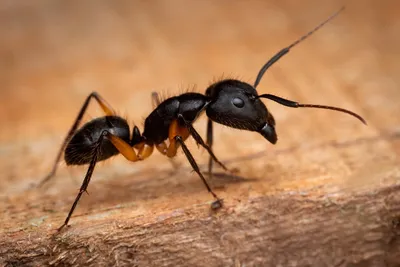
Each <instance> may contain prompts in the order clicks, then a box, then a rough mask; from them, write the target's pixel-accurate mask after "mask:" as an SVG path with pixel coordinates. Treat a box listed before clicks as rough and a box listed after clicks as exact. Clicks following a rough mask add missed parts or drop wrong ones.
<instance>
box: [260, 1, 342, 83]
mask: <svg viewBox="0 0 400 267" xmlns="http://www.w3.org/2000/svg"><path fill="white" fill-rule="evenodd" d="M343 10H344V7H342V8H341V9H339V10H338V11H336V12H335V13H334V14H333V15H331V16H330V17H329V18H328V19H326V20H325V21H324V22H322V23H320V24H319V25H318V26H317V27H315V28H314V29H313V30H311V31H310V32H308V33H307V34H305V35H303V36H302V37H301V38H300V39H298V40H296V41H295V42H294V43H292V44H291V45H289V46H288V47H285V48H283V49H282V50H281V51H279V52H278V53H276V54H275V55H274V56H273V57H272V58H271V59H270V60H268V62H267V63H265V65H264V66H263V67H262V68H261V69H260V71H259V72H258V75H257V79H256V81H255V82H254V88H257V86H258V84H259V83H260V81H261V78H262V77H263V76H264V73H265V72H266V71H267V69H268V68H269V67H271V66H272V65H273V64H274V63H275V62H277V61H278V60H279V59H280V58H281V57H283V56H284V55H286V54H287V53H288V52H289V50H290V49H291V48H292V47H294V46H296V45H298V44H299V43H301V42H302V41H304V40H305V39H307V37H309V36H310V35H311V34H313V33H314V32H316V31H317V30H319V29H320V28H321V27H322V26H324V25H325V24H326V23H328V22H329V21H331V20H332V19H334V18H335V17H336V16H337V15H339V13H340V12H342V11H343Z"/></svg>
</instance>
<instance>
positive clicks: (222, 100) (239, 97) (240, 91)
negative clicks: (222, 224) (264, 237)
mask: <svg viewBox="0 0 400 267" xmlns="http://www.w3.org/2000/svg"><path fill="white" fill-rule="evenodd" d="M340 11H341V10H340ZM340 11H339V12H340ZM339 12H337V13H335V14H334V15H332V16H331V17H330V18H328V19H327V20H326V21H325V22H323V23H321V24H320V25H318V26H317V27H316V28H315V29H314V30H312V31H311V32H309V33H308V34H306V35H304V36H303V37H301V38H300V39H298V40H297V41H295V42H294V43H292V44H291V45H289V46H288V47H286V48H284V49H282V50H281V51H279V52H278V53H277V54H276V55H274V56H273V57H272V58H271V59H270V60H269V61H268V62H267V63H266V64H265V65H264V66H263V67H262V68H261V70H260V71H259V73H258V75H257V78H256V81H255V83H254V85H251V84H249V83H246V82H243V81H239V80H234V79H226V80H222V81H219V82H216V83H214V84H212V85H210V86H209V87H208V88H207V90H206V93H205V95H203V94H200V93H184V94H181V95H179V96H175V97H171V98H168V99H166V100H164V101H163V102H161V101H160V99H159V97H158V95H157V94H156V93H153V102H154V103H155V104H156V107H155V109H154V111H153V112H151V113H150V115H149V116H148V117H147V118H146V120H145V123H144V131H143V134H141V133H140V131H139V128H138V127H137V126H134V127H133V130H132V133H131V132H130V128H129V125H128V123H127V122H126V120H125V119H123V118H121V117H119V116H117V115H116V114H115V112H114V111H113V109H112V108H111V107H110V106H109V105H108V104H107V103H106V101H105V100H104V99H102V98H101V97H100V96H99V95H98V94H97V93H96V92H94V93H92V94H90V95H89V96H88V97H87V99H86V101H85V102H84V104H83V106H82V108H81V110H80V112H79V114H78V117H77V118H76V120H75V123H74V124H73V126H72V127H71V129H70V131H69V132H68V134H67V137H66V138H65V140H64V143H63V145H62V147H61V149H60V151H59V153H58V155H57V158H56V162H55V163H54V165H53V169H52V171H51V172H50V173H49V175H48V176H47V177H46V178H45V179H44V180H43V181H42V183H41V184H43V183H44V182H46V181H48V180H49V179H50V178H51V177H53V176H54V174H55V172H56V169H57V164H58V161H59V160H60V158H61V155H62V153H63V152H65V161H66V163H67V164H69V165H81V164H89V167H88V171H87V173H86V176H85V179H84V181H83V183H82V186H81V188H80V191H79V193H78V195H77V197H76V199H75V201H74V203H73V205H72V207H71V210H70V212H69V214H68V216H67V218H66V220H65V222H64V224H63V225H62V226H61V227H60V229H61V228H62V227H64V226H66V225H67V224H68V221H69V219H70V217H71V215H72V213H73V211H74V209H75V207H76V205H77V203H78V201H79V199H80V197H81V195H82V194H83V192H85V191H86V189H87V187H88V185H89V182H90V179H91V176H92V173H93V171H94V168H95V166H96V163H97V162H99V161H102V160H105V159H108V158H110V157H112V156H114V155H117V154H119V153H121V154H122V155H123V156H124V157H125V158H126V159H128V160H130V161H133V162H135V161H139V160H144V159H146V158H147V157H149V156H150V155H151V154H152V153H153V149H154V147H155V148H156V149H157V150H158V151H159V152H160V153H162V154H164V155H166V156H168V157H174V156H175V155H176V153H177V150H178V148H180V147H181V148H182V151H183V152H184V154H185V156H186V157H187V159H188V161H189V163H190V164H191V166H192V168H193V170H194V171H195V172H196V173H197V174H198V175H199V177H200V178H201V179H202V181H203V183H204V185H205V186H206V188H207V190H208V191H209V192H210V193H211V194H212V195H213V196H214V198H215V199H216V201H215V202H214V203H213V204H212V207H213V208H219V207H221V206H222V200H221V199H219V198H218V196H217V195H216V194H215V193H214V192H213V191H212V189H211V188H210V186H209V185H208V183H207V181H206V179H205V178H204V176H203V174H202V172H201V171H200V169H199V167H198V165H197V163H196V161H195V159H194V158H193V156H192V154H191V153H190V151H189V149H188V148H187V146H186V144H185V140H186V139H187V138H188V137H189V136H191V137H193V139H194V140H195V141H196V142H197V143H198V144H199V145H201V146H202V147H204V148H205V149H206V150H207V152H208V153H209V155H210V161H209V167H208V168H209V174H210V175H211V173H212V163H213V162H217V163H218V164H219V165H220V166H221V167H222V168H224V169H225V170H227V168H226V167H225V166H224V164H222V163H221V162H220V161H219V160H218V159H217V157H216V156H215V155H214V153H213V151H212V149H211V147H212V144H213V122H217V123H220V124H223V125H226V126H229V127H232V128H236V129H241V130H248V131H253V132H257V133H259V134H261V135H262V136H263V137H264V138H266V139H267V140H268V141H269V142H271V143H272V144H275V143H276V142H277V134H276V130H275V120H274V118H273V116H272V115H271V113H270V112H269V111H268V109H267V108H266V106H265V104H264V103H263V102H262V101H261V98H267V99H270V100H273V101H275V102H278V103H280V104H282V105H285V106H288V107H293V108H298V107H310V108H323V109H331V110H336V111H340V112H345V113H348V114H350V115H352V116H355V117H356V118H358V119H359V120H361V121H362V122H363V123H365V121H364V119H363V118H362V117H361V116H359V115H357V114H355V113H354V112H351V111H349V110H345V109H341V108H336V107H331V106H322V105H311V104H299V103H297V102H294V101H291V100H287V99H284V98H281V97H278V96H275V95H270V94H262V95H259V94H258V93H257V90H256V88H257V86H258V84H259V83H260V81H261V78H262V77H263V75H264V73H265V72H266V70H267V69H268V68H269V67H271V66H272V65H273V64H274V63H275V62H277V61H278V60H279V59H280V58H281V57H282V56H284V55H285V54H287V53H288V52H289V50H290V49H291V48H292V47H294V46H295V45H297V44H298V43H300V42H301V41H303V40H304V39H306V38H307V37H308V36H310V35H311V34H312V33H313V32H315V31H316V30H318V29H319V28H320V27H322V26H323V25H324V24H325V23H327V22H328V21H329V20H331V19H332V18H333V17H335V16H336V15H337V14H338V13H339ZM91 99H95V100H96V101H97V102H98V104H99V105H100V107H101V108H102V109H103V111H104V112H105V114H106V116H104V117H101V118H97V119H94V120H92V121H89V122H88V123H86V124H85V125H83V126H82V127H81V128H80V129H78V126H79V123H80V121H81V120H82V117H83V115H84V113H85V111H86V109H87V107H88V105H89V102H90V100H91ZM202 113H206V115H207V117H208V124H207V141H206V142H204V141H203V139H202V137H201V136H200V134H199V133H198V132H197V131H196V130H195V128H194V126H193V123H194V122H195V121H196V119H197V118H199V116H200V115H201V114H202Z"/></svg>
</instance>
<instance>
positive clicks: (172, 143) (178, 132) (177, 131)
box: [167, 120, 190, 158]
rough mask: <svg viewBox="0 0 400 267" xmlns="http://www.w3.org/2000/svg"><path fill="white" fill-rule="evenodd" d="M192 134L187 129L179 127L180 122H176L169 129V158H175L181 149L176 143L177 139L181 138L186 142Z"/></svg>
mask: <svg viewBox="0 0 400 267" xmlns="http://www.w3.org/2000/svg"><path fill="white" fill-rule="evenodd" d="M189 135H190V133H189V130H188V129H187V128H186V127H182V126H180V125H179V123H178V120H174V121H173V122H172V123H171V126H170V127H169V147H168V149H167V157H170V158H172V157H175V156H176V152H177V150H178V148H179V143H178V142H177V141H176V139H175V137H176V136H180V137H181V138H182V140H186V139H187V138H188V137H189Z"/></svg>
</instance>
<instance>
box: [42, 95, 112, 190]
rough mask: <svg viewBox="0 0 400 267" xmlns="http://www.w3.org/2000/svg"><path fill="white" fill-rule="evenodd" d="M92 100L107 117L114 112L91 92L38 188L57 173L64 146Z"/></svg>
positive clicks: (99, 97) (98, 96)
mask: <svg viewBox="0 0 400 267" xmlns="http://www.w3.org/2000/svg"><path fill="white" fill-rule="evenodd" d="M92 98H94V99H95V100H96V101H97V103H98V104H99V105H100V107H101V108H102V110H103V111H104V113H105V114H106V115H107V116H112V115H114V114H115V113H114V111H113V109H112V108H111V106H110V105H109V104H108V103H107V102H106V101H105V100H104V99H103V98H102V97H101V96H100V95H99V94H98V93H97V92H92V93H91V94H90V95H89V96H88V97H87V98H86V100H85V102H84V103H83V106H82V107H81V110H80V111H79V114H78V116H77V117H76V119H75V122H74V124H73V125H72V127H71V129H70V130H69V131H68V134H67V136H66V137H65V139H64V141H63V143H62V145H61V148H60V150H59V151H58V154H57V156H56V160H55V161H54V164H53V167H52V169H51V171H50V173H49V174H48V175H46V177H45V178H43V180H42V181H41V182H40V183H39V184H38V186H39V187H40V186H42V185H43V184H45V183H46V182H47V181H49V180H50V179H51V178H52V177H53V176H54V175H55V173H56V171H57V167H58V162H59V161H60V158H61V155H62V153H63V151H64V149H65V147H66V145H67V144H68V141H69V140H70V138H71V137H72V136H73V135H74V133H75V131H76V129H77V128H78V126H79V123H80V122H81V120H82V118H83V115H84V114H85V112H86V109H87V107H88V106H89V102H90V100H91V99H92Z"/></svg>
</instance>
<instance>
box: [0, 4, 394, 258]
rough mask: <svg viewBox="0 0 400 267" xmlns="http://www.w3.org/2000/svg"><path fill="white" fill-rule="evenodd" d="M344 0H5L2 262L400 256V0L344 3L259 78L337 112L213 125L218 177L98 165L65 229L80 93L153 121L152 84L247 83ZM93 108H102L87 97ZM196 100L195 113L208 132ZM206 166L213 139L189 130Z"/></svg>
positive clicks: (157, 165) (0, 38)
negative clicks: (250, 127) (70, 143)
mask: <svg viewBox="0 0 400 267" xmlns="http://www.w3.org/2000/svg"><path fill="white" fill-rule="evenodd" d="M341 4H342V3H338V2H337V1H312V0H308V1H294V0H293V1H289V0H288V1H183V0H182V1H178V0H173V1H167V0H165V1H98V0H89V1H78V0H73V1H67V0H65V1H47V0H32V1H0V32H1V35H0V84H1V86H0V99H1V105H0V122H1V130H0V198H1V201H0V210H1V218H0V225H1V226H0V263H1V264H3V265H5V266H43V265H66V266H78V265H85V266H113V265H114V266H400V220H399V218H400V182H399V181H400V167H399V163H400V157H399V156H400V126H399V125H400V116H399V114H400V104H399V103H400V87H399V86H400V78H399V70H400V65H399V64H400V63H399V62H400V53H399V52H398V49H399V47H400V35H399V31H400V21H399V17H400V11H399V10H400V5H399V4H398V3H395V1H373V0H369V1H361V0H360V1H348V2H344V4H345V5H346V10H345V12H344V13H342V14H341V15H340V16H339V17H338V18H336V19H335V20H334V21H332V22H331V23H329V25H327V26H326V27H324V28H323V29H321V30H320V31H319V32H317V33H316V34H315V35H313V36H312V37H311V38H310V39H308V40H307V41H305V42H304V43H302V44H301V45H299V46H298V47H295V48H294V49H293V50H292V51H291V52H290V53H289V54H288V55H286V56H285V57H284V58H283V59H282V60H281V61H280V62H279V63H278V64H276V65H275V66H273V67H272V68H271V69H270V70H269V71H268V73H267V74H266V75H265V77H264V79H263V80H262V82H261V84H260V86H259V91H260V92H261V93H267V92H268V93H273V94H277V95H280V96H282V97H286V98H289V99H293V100H296V101H299V102H304V103H318V104H326V105H335V106H340V107H343V108H348V109H351V110H354V111H355V112H357V113H360V114H361V115H362V116H364V117H365V119H366V120H367V122H368V126H364V125H362V124H360V123H359V122H358V121H356V120H355V119H353V118H351V117H349V116H347V115H345V114H340V113H335V112H332V111H325V110H310V109H308V110H307V109H290V108H286V107H283V106H279V105H277V104H275V103H270V102H267V101H266V103H267V105H268V108H269V109H270V111H271V112H272V114H273V115H274V116H275V119H276V121H277V132H278V136H279V141H278V143H277V144H276V145H275V146H273V145H271V144H269V143H268V142H267V141H266V140H265V139H263V138H262V137H261V136H260V135H258V134H255V133H251V132H244V131H238V130H233V129H229V128H227V127H223V126H216V127H215V148H214V150H215V153H216V154H217V156H218V157H219V158H220V159H221V160H222V161H223V162H224V163H226V164H227V165H228V167H229V168H231V169H238V170H239V173H238V175H237V176H231V175H223V172H222V171H221V169H218V168H217V169H216V172H217V173H218V175H216V177H215V178H214V179H213V180H212V181H210V182H211V184H212V186H213V188H214V189H215V191H216V192H217V194H219V195H220V196H221V197H222V198H224V201H225V207H224V208H223V209H222V210H221V211H219V212H217V213H213V212H211V211H210V208H209V207H210V203H211V201H212V197H211V196H210V194H208V193H207V191H206V190H205V188H204V186H203V184H202V183H201V181H200V179H199V178H198V177H197V175H196V174H195V173H191V169H190V166H189V164H188V163H187V161H186V159H185V158H184V157H183V155H182V153H179V156H178V157H177V158H176V163H177V164H178V165H179V168H178V169H176V170H174V168H173V167H172V164H171V163H170V162H169V160H168V159H166V158H165V157H163V156H161V155H160V154H159V153H157V152H155V153H154V155H153V156H152V157H150V158H149V159H147V160H146V161H143V162H137V163H130V162H127V161H126V160H125V159H124V158H123V157H122V156H118V157H116V158H114V159H112V160H109V161H107V162H105V163H101V164H99V165H98V166H97V167H96V169H95V172H94V175H93V178H92V182H91V184H90V185H89V193H90V195H85V196H84V197H83V199H82V201H81V202H80V204H79V206H78V208H77V210H76V212H75V214H74V216H73V217H72V219H71V221H70V225H71V226H70V227H69V228H68V229H65V230H64V231H63V232H61V233H59V234H57V232H56V229H57V227H58V226H60V225H61V224H62V222H63V220H64V219H65V216H66V214H67V212H68V210H69V209H70V206H71V204H72V202H73V200H74V198H75V195H76V193H77V189H78V188H79V187H80V183H81V181H82V179H83V176H84V174H85V172H86V168H85V167H68V168H67V167H66V166H65V164H61V167H60V168H59V171H58V173H57V176H56V177H55V178H54V179H53V180H52V181H51V182H50V183H49V184H48V185H46V186H45V187H44V188H41V189H35V188H34V185H35V184H36V183H38V182H39V181H40V179H41V178H43V177H44V175H46V174H47V172H48V171H49V170H50V167H51V164H52V163H53V160H54V157H55V156H56V153H57V150H58V148H59V146H60V144H61V142H62V139H63V138H64V136H65V134H66V132H67V131H68V129H69V127H70V126H71V124H72V122H73V119H74V118H75V116H76V114H77V112H78V109H79V108H80V105H82V103H83V101H84V99H85V97H86V96H87V95H88V94H89V93H90V92H91V91H94V90H95V91H98V92H99V93H100V94H101V95H102V96H103V97H104V98H106V99H107V100H108V102H109V103H111V105H112V106H113V107H114V108H115V109H116V110H118V111H119V112H120V114H121V115H124V116H126V117H127V118H128V120H129V122H132V124H133V123H136V124H137V125H138V126H139V127H140V128H141V129H142V126H143V125H142V122H143V118H144V117H146V115H147V114H149V112H150V111H151V110H152V106H151V98H150V95H151V92H152V91H158V92H162V93H163V94H165V95H173V94H177V93H179V92H182V91H185V90H188V89H190V90H192V89H193V90H196V91H198V92H204V90H205V88H206V87H207V86H208V85H209V84H210V82H211V81H213V80H216V79H219V78H221V77H240V78H241V79H243V80H245V81H248V82H253V81H254V79H255V77H256V74H257V72H258V70H259V68H260V67H261V66H262V64H264V63H265V61H266V60H267V59H268V58H269V57H271V56H272V55H273V54H274V53H275V52H277V51H278V50H279V49H281V48H282V47H284V46H286V45H288V44H289V43H291V42H292V41H294V40H295V39H297V38H298V37H300V36H301V35H302V34H304V33H306V32H307V31H308V30H310V29H312V28H313V27H314V26H315V25H316V24H318V23H319V22H320V21H322V20H323V19H325V18H326V17H327V16H329V15H330V14H331V13H333V12H334V11H336V10H337V9H338V8H340V5H341ZM89 110H90V111H89V115H88V116H86V121H87V120H89V119H90V118H93V117H96V116H99V115H101V111H100V109H99V108H98V107H96V106H95V105H91V106H90V109H89ZM205 125H206V119H205V116H203V117H202V118H201V119H200V120H199V121H198V122H197V123H196V128H197V129H198V130H199V132H200V133H202V134H203V135H204V136H205ZM189 147H190V149H192V150H193V154H194V156H195V158H196V159H197V160H198V161H199V163H200V167H201V169H202V170H203V171H205V170H206V163H207V159H208V156H207V153H206V152H205V151H204V150H203V149H198V148H197V146H196V145H195V144H194V143H193V142H190V143H189Z"/></svg>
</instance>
